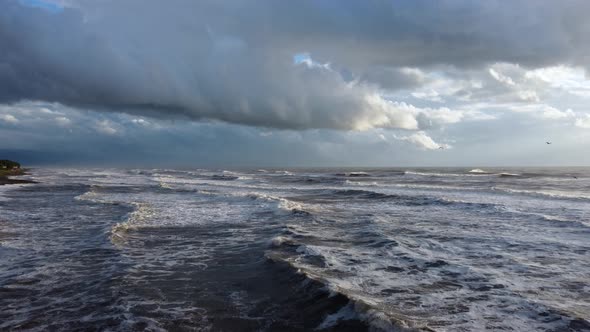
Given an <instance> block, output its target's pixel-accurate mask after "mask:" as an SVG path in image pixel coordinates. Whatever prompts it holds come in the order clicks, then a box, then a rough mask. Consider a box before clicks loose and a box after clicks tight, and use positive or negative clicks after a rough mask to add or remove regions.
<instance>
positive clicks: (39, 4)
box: [19, 0, 64, 14]
mask: <svg viewBox="0 0 590 332" xmlns="http://www.w3.org/2000/svg"><path fill="white" fill-rule="evenodd" d="M19 2H20V4H21V5H24V6H28V7H34V8H41V9H43V10H46V11H48V12H50V13H53V14H57V13H60V12H62V11H63V10H64V8H63V7H62V6H61V5H60V4H58V3H55V2H52V1H48V0H19Z"/></svg>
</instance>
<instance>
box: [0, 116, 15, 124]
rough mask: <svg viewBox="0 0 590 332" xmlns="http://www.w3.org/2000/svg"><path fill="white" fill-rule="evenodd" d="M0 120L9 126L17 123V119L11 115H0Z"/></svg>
mask: <svg viewBox="0 0 590 332" xmlns="http://www.w3.org/2000/svg"><path fill="white" fill-rule="evenodd" d="M0 120H2V121H4V122H8V123H10V124H15V123H18V122H19V121H18V119H17V118H15V117H14V115H12V114H0Z"/></svg>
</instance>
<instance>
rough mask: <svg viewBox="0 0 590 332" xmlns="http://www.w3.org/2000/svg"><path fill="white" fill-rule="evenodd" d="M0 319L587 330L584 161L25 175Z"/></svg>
mask: <svg viewBox="0 0 590 332" xmlns="http://www.w3.org/2000/svg"><path fill="white" fill-rule="evenodd" d="M29 177H30V178H33V179H35V180H37V181H39V182H40V183H39V184H33V185H19V186H2V187H0V330H21V329H28V330H39V331H42V330H43V331H44V330H68V331H71V330H113V331H119V330H132V331H138V330H174V331H185V330H187V331H188V330H190V331H192V330H204V331H208V330H212V331H260V330H262V331H292V330H295V331H296V330H313V329H318V330H338V331H341V330H350V331H359V330H379V329H382V330H396V329H405V328H407V329H418V330H420V329H424V330H435V331H482V330H508V331H588V330H590V169H587V168H586V169H583V168H571V169H483V170H471V169H412V170H409V169H365V170H340V169H319V170H249V171H244V170H242V171H223V170H188V171H181V170H120V169H103V170H85V169H59V170H50V169H36V170H33V172H32V175H30V176H29Z"/></svg>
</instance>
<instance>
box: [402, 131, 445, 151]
mask: <svg viewBox="0 0 590 332" xmlns="http://www.w3.org/2000/svg"><path fill="white" fill-rule="evenodd" d="M396 138H397V139H399V140H401V141H407V142H410V143H412V144H414V145H416V146H418V147H419V148H420V149H424V150H437V149H440V148H441V147H442V148H445V149H447V148H450V147H451V146H450V145H447V144H439V143H437V142H435V141H434V140H433V139H432V138H431V137H430V136H428V135H427V134H426V133H425V132H423V131H418V132H416V133H413V134H411V135H409V136H402V137H396Z"/></svg>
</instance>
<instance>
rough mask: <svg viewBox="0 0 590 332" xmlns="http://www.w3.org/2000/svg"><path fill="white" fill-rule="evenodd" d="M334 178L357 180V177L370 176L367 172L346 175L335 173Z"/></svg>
mask: <svg viewBox="0 0 590 332" xmlns="http://www.w3.org/2000/svg"><path fill="white" fill-rule="evenodd" d="M335 175H336V176H345V177H350V178H358V177H369V176H371V174H369V173H367V172H348V173H336V174H335Z"/></svg>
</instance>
